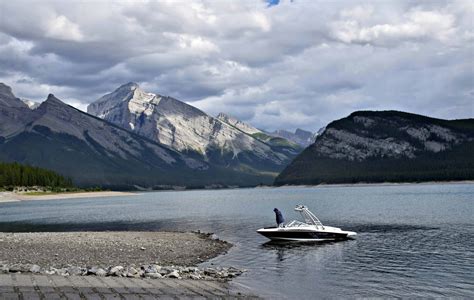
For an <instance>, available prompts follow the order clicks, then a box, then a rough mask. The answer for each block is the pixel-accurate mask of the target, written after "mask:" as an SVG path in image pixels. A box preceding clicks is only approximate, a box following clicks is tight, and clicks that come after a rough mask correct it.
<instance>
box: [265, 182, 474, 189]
mask: <svg viewBox="0 0 474 300" xmlns="http://www.w3.org/2000/svg"><path fill="white" fill-rule="evenodd" d="M433 184H441V185H444V184H474V180H455V181H423V182H372V183H370V182H358V183H320V184H313V185H312V184H299V185H296V184H294V185H291V184H286V185H281V186H271V187H275V188H292V187H307V188H314V187H364V186H399V185H433Z"/></svg>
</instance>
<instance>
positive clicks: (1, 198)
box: [0, 180, 474, 203]
mask: <svg viewBox="0 0 474 300" xmlns="http://www.w3.org/2000/svg"><path fill="white" fill-rule="evenodd" d="M433 184H437V185H445V184H474V180H460V181H425V182H378V183H377V182H374V183H364V182H360V183H321V184H316V185H310V184H301V185H282V186H272V185H266V186H256V187H241V188H238V187H229V188H227V189H268V188H279V189H286V188H331V187H368V186H409V185H433ZM223 189H224V188H219V189H183V190H175V189H170V190H146V191H125V192H124V191H98V192H72V193H67V192H66V193H51V194H48V193H45V194H43V195H28V194H24V193H15V192H0V203H7V202H20V201H38V200H64V199H81V198H102V197H118V196H133V195H139V194H141V193H147V192H170V191H188V192H189V191H202V190H223Z"/></svg>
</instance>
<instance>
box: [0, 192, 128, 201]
mask: <svg viewBox="0 0 474 300" xmlns="http://www.w3.org/2000/svg"><path fill="white" fill-rule="evenodd" d="M132 195H137V193H134V192H119V191H100V192H72V193H51V194H48V193H45V194H43V195H27V194H24V193H15V192H0V203H3V202H18V201H37V200H56V199H58V200H59V199H79V198H98V197H117V196H132Z"/></svg>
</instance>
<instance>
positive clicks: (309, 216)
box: [287, 205, 324, 228]
mask: <svg viewBox="0 0 474 300" xmlns="http://www.w3.org/2000/svg"><path fill="white" fill-rule="evenodd" d="M295 211H297V212H299V213H300V214H301V216H302V217H303V219H304V223H303V222H300V221H291V222H290V223H288V225H287V226H288V227H299V226H305V225H306V226H307V225H314V226H316V227H322V228H324V225H323V224H322V223H321V221H319V219H318V218H317V217H316V216H315V215H314V214H313V213H312V212H310V211H309V209H308V208H307V207H306V206H304V205H297V206H296V207H295Z"/></svg>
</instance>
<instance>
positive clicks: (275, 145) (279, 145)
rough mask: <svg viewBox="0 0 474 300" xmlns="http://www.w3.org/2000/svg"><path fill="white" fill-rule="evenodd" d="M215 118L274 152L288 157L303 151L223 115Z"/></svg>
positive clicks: (276, 137) (283, 139)
mask: <svg viewBox="0 0 474 300" xmlns="http://www.w3.org/2000/svg"><path fill="white" fill-rule="evenodd" d="M216 118H217V119H218V120H220V121H221V122H224V123H227V124H229V125H230V126H232V127H234V128H235V129H237V130H240V131H242V132H245V133H247V134H248V135H250V136H252V137H253V138H255V139H257V140H259V141H261V142H263V143H265V144H267V145H269V146H270V147H272V149H273V150H274V151H278V152H283V153H287V154H289V155H290V156H295V155H296V154H298V153H300V152H301V151H303V148H302V147H301V146H300V145H298V144H297V143H294V142H292V141H290V140H288V139H286V138H282V137H278V136H273V135H269V134H267V133H266V132H264V131H262V130H260V129H257V128H255V127H253V126H252V125H249V124H247V123H244V122H242V121H240V120H238V119H236V118H234V117H232V116H229V115H227V114H225V113H220V114H219V115H217V117H216Z"/></svg>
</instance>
